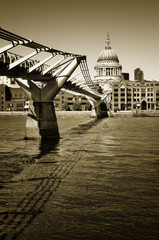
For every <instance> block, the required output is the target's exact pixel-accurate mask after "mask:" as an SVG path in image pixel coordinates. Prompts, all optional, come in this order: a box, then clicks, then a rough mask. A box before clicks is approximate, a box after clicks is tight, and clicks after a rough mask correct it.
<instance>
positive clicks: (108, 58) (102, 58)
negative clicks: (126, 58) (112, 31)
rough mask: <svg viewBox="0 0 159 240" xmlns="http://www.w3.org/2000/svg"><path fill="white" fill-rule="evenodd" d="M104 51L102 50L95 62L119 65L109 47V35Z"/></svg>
mask: <svg viewBox="0 0 159 240" xmlns="http://www.w3.org/2000/svg"><path fill="white" fill-rule="evenodd" d="M105 43H106V45H105V49H103V50H102V51H101V53H100V55H99V57H98V60H97V62H101V63H102V62H108V63H109V62H117V63H119V59H118V56H117V55H116V53H115V52H114V50H113V49H112V48H111V46H110V38H109V34H108V35H107V39H106V42H105Z"/></svg>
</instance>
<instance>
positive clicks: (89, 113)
mask: <svg viewBox="0 0 159 240" xmlns="http://www.w3.org/2000/svg"><path fill="white" fill-rule="evenodd" d="M55 112H56V116H57V117H58V116H62V117H68V116H77V117H78V116H79V115H83V116H90V117H92V111H55ZM27 114H28V112H27V111H0V116H12V115H13V116H19V115H20V116H27ZM108 117H159V111H158V110H151V111H146V110H143V111H137V112H136V111H134V112H132V111H120V112H112V111H108Z"/></svg>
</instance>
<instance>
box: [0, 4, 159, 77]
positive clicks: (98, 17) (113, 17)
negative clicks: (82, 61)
mask: <svg viewBox="0 0 159 240" xmlns="http://www.w3.org/2000/svg"><path fill="white" fill-rule="evenodd" d="M158 9H159V2H158V0H151V1H145V0H140V1H139V0H133V1H129V0H120V1H119V0H118V1H116V0H114V1H110V0H109V1H107V0H98V1H97V0H95V1H92V0H91V1H90V0H78V1H75V0H65V1H63V0H61V1H60V0H58V1H55V0H41V1H37V0H27V1H20V0H14V1H2V3H1V13H0V26H1V27H2V28H4V29H6V30H8V31H11V32H14V33H16V34H18V35H21V36H23V37H26V38H29V39H32V40H34V41H36V42H38V43H41V44H44V45H47V46H49V47H53V48H56V49H60V50H63V51H68V52H73V53H78V54H83V55H86V56H87V60H88V66H89V69H90V73H91V76H92V78H93V77H94V74H95V72H94V65H95V64H96V62H97V59H98V56H99V54H100V52H101V51H102V49H103V48H104V46H105V39H106V36H107V32H109V34H110V39H111V46H112V48H113V49H114V50H115V52H116V54H117V55H118V58H119V61H120V64H121V65H122V67H123V72H129V73H130V78H131V79H133V77H134V69H135V68H137V67H139V68H141V69H142V70H143V71H144V77H145V79H148V80H151V79H155V80H159V10H158Z"/></svg>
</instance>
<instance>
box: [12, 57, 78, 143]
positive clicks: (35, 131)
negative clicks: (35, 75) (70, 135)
mask: <svg viewBox="0 0 159 240" xmlns="http://www.w3.org/2000/svg"><path fill="white" fill-rule="evenodd" d="M79 61H80V59H79V58H74V59H73V60H72V61H71V62H70V63H69V64H68V65H67V66H66V67H65V68H64V69H63V70H62V71H61V73H60V74H59V75H58V76H57V77H55V78H53V79H51V80H50V81H49V82H48V83H47V84H46V85H45V86H44V87H43V88H39V87H38V86H37V85H36V84H35V83H34V82H33V81H30V80H29V81H28V86H26V85H25V84H23V83H22V82H21V81H20V80H18V79H16V81H17V83H18V85H19V86H20V87H21V88H22V89H23V91H24V92H25V93H26V95H27V96H28V98H29V99H30V106H29V112H28V115H27V120H26V138H27V139H29V138H35V137H38V136H41V138H43V139H50V138H60V134H59V129H58V124H57V119H56V113H55V109H54V103H53V99H54V98H55V96H56V95H57V93H58V92H59V91H60V89H61V88H62V86H63V84H64V83H65V82H66V81H67V80H68V78H69V77H70V75H71V74H72V73H73V71H74V70H75V69H76V67H77V66H78V64H79Z"/></svg>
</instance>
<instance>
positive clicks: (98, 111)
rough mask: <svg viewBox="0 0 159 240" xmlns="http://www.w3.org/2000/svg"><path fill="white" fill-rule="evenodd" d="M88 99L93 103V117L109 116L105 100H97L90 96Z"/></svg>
mask: <svg viewBox="0 0 159 240" xmlns="http://www.w3.org/2000/svg"><path fill="white" fill-rule="evenodd" d="M87 99H88V101H89V102H90V104H91V105H92V113H91V116H92V117H96V118H104V117H108V112H107V105H106V103H105V102H104V100H97V101H96V100H95V99H92V98H90V97H87Z"/></svg>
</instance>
